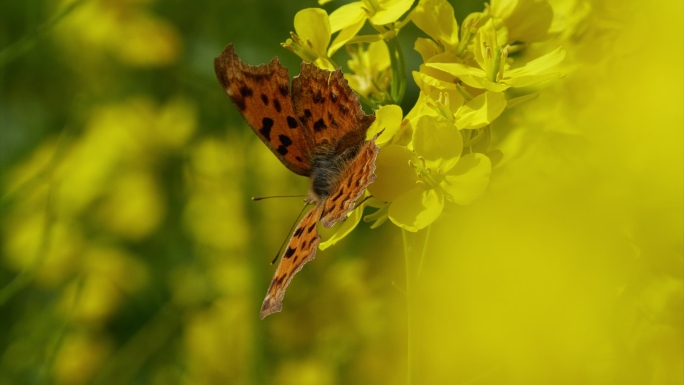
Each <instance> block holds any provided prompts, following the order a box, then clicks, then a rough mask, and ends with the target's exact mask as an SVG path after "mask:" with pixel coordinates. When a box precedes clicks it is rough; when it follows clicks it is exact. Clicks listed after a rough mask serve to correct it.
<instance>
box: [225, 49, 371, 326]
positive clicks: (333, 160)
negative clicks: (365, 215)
mask: <svg viewBox="0 0 684 385" xmlns="http://www.w3.org/2000/svg"><path fill="white" fill-rule="evenodd" d="M214 67H215V70H216V76H217V78H218V80H219V82H220V83H221V85H222V86H223V88H224V90H225V91H226V94H228V96H229V97H230V99H231V100H232V102H233V104H234V105H235V106H236V108H237V109H238V111H240V113H241V114H242V116H243V117H244V118H245V120H246V121H247V123H248V124H249V125H250V126H251V127H252V129H253V130H254V132H255V133H256V134H257V136H258V137H259V138H260V139H261V140H262V141H263V142H264V144H266V146H267V147H268V148H269V149H270V150H271V151H272V152H273V154H274V155H275V156H276V157H278V159H280V161H281V162H282V163H283V164H284V165H285V166H286V167H287V168H288V169H290V170H291V171H292V172H294V173H296V174H299V175H302V176H306V177H309V178H310V183H309V193H308V195H307V198H306V202H307V203H309V204H312V205H313V208H312V209H311V210H310V211H309V212H308V213H307V214H306V215H305V216H304V218H303V219H302V220H301V222H300V223H299V224H298V225H297V227H296V228H295V231H294V232H293V234H292V237H291V238H290V241H289V242H288V245H287V247H286V249H285V251H284V253H283V258H282V259H281V261H280V264H279V265H278V268H277V269H276V273H275V275H274V277H273V280H272V281H271V285H270V286H269V289H268V292H267V295H266V299H265V300H264V303H263V305H262V308H261V314H260V315H261V317H262V318H264V317H266V316H267V315H269V314H272V313H274V312H277V311H280V309H281V308H282V299H283V296H284V295H285V289H286V288H287V285H288V284H289V283H290V281H291V279H292V277H293V276H294V275H295V274H296V273H297V272H298V271H299V270H301V268H302V266H303V265H304V264H305V263H306V262H308V261H310V260H312V259H313V258H314V257H315V255H316V249H317V248H318V243H319V242H320V236H319V235H318V231H317V225H318V223H321V224H322V225H323V226H325V227H331V226H333V225H334V224H335V223H336V222H338V221H340V220H343V219H345V218H346V216H347V214H348V213H349V212H350V211H351V210H352V209H353V208H354V205H355V202H356V200H357V199H358V198H359V197H360V196H361V195H362V194H363V192H364V190H365V189H366V187H367V186H368V184H370V183H372V182H373V181H374V180H375V174H374V171H375V158H376V156H377V153H378V151H379V149H378V147H377V146H376V145H375V138H373V139H371V140H366V131H367V130H368V127H369V126H370V125H371V124H372V123H373V121H374V120H375V116H374V115H366V114H365V113H364V112H363V110H362V109H361V106H360V104H359V101H358V96H357V95H356V94H354V92H353V91H352V90H351V88H349V86H348V84H347V81H346V80H345V79H344V76H343V75H342V72H341V70H339V69H338V70H336V71H327V70H323V69H320V68H317V67H316V66H314V65H313V64H311V63H302V67H301V73H300V75H299V76H296V77H295V78H294V80H293V81H292V87H290V81H289V75H288V72H287V69H285V68H284V67H282V66H281V65H280V63H279V62H278V59H277V58H274V59H273V60H272V61H271V62H270V63H268V64H262V65H259V66H251V65H249V64H246V63H244V62H242V61H241V60H240V58H239V57H238V56H237V55H236V54H235V52H234V49H233V46H232V45H229V46H227V47H226V48H225V49H224V51H223V52H222V53H221V55H220V56H219V57H217V58H216V59H215V60H214Z"/></svg>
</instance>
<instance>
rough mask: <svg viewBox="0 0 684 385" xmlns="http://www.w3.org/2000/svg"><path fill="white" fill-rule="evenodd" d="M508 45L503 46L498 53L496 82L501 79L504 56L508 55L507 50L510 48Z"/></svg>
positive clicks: (504, 62)
mask: <svg viewBox="0 0 684 385" xmlns="http://www.w3.org/2000/svg"><path fill="white" fill-rule="evenodd" d="M510 47H511V46H510V45H507V46H505V47H504V49H502V50H501V55H499V63H498V64H499V69H498V71H497V73H496V81H497V82H498V81H500V80H501V79H503V76H504V68H506V58H507V57H508V50H509V49H510Z"/></svg>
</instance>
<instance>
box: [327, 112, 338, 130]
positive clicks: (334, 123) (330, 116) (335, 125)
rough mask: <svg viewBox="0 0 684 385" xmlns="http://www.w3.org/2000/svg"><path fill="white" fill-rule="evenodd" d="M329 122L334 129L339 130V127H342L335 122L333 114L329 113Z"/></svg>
mask: <svg viewBox="0 0 684 385" xmlns="http://www.w3.org/2000/svg"><path fill="white" fill-rule="evenodd" d="M328 121H329V122H330V125H331V126H332V127H333V128H337V127H339V126H340V125H339V124H338V123H337V121H336V120H335V117H334V116H333V114H331V113H330V112H328Z"/></svg>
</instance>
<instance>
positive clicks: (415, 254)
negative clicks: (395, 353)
mask: <svg viewBox="0 0 684 385" xmlns="http://www.w3.org/2000/svg"><path fill="white" fill-rule="evenodd" d="M401 235H402V239H403V241H404V265H405V267H406V324H407V338H406V341H407V353H406V355H407V362H406V367H407V383H408V385H411V384H413V383H415V381H414V379H415V378H417V376H416V367H415V362H414V360H415V357H416V354H415V352H416V342H418V341H419V340H417V339H415V335H416V328H415V319H414V318H413V313H414V311H415V309H414V304H415V296H416V289H417V286H416V285H417V283H418V278H419V277H420V273H421V270H422V268H423V262H424V260H425V251H426V250H427V243H428V239H429V236H430V227H428V228H427V229H424V230H421V231H418V232H415V233H414V232H410V231H407V230H404V229H402V230H401ZM416 263H417V265H416Z"/></svg>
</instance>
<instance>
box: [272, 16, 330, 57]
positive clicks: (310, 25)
mask: <svg viewBox="0 0 684 385" xmlns="http://www.w3.org/2000/svg"><path fill="white" fill-rule="evenodd" d="M294 27H295V31H296V32H290V36H291V39H287V40H286V41H285V43H281V45H282V46H283V47H285V48H287V49H289V50H290V51H292V52H294V53H295V54H297V56H299V57H300V58H302V60H304V61H305V62H307V63H314V64H316V66H318V67H320V68H324V69H329V70H332V69H335V67H336V66H335V65H334V63H333V62H332V61H331V60H330V58H329V57H328V54H327V53H326V50H327V48H328V44H330V33H331V30H330V20H329V18H328V14H327V13H326V12H325V10H323V9H320V8H306V9H302V10H301V11H299V12H297V14H296V15H295V18H294Z"/></svg>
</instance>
